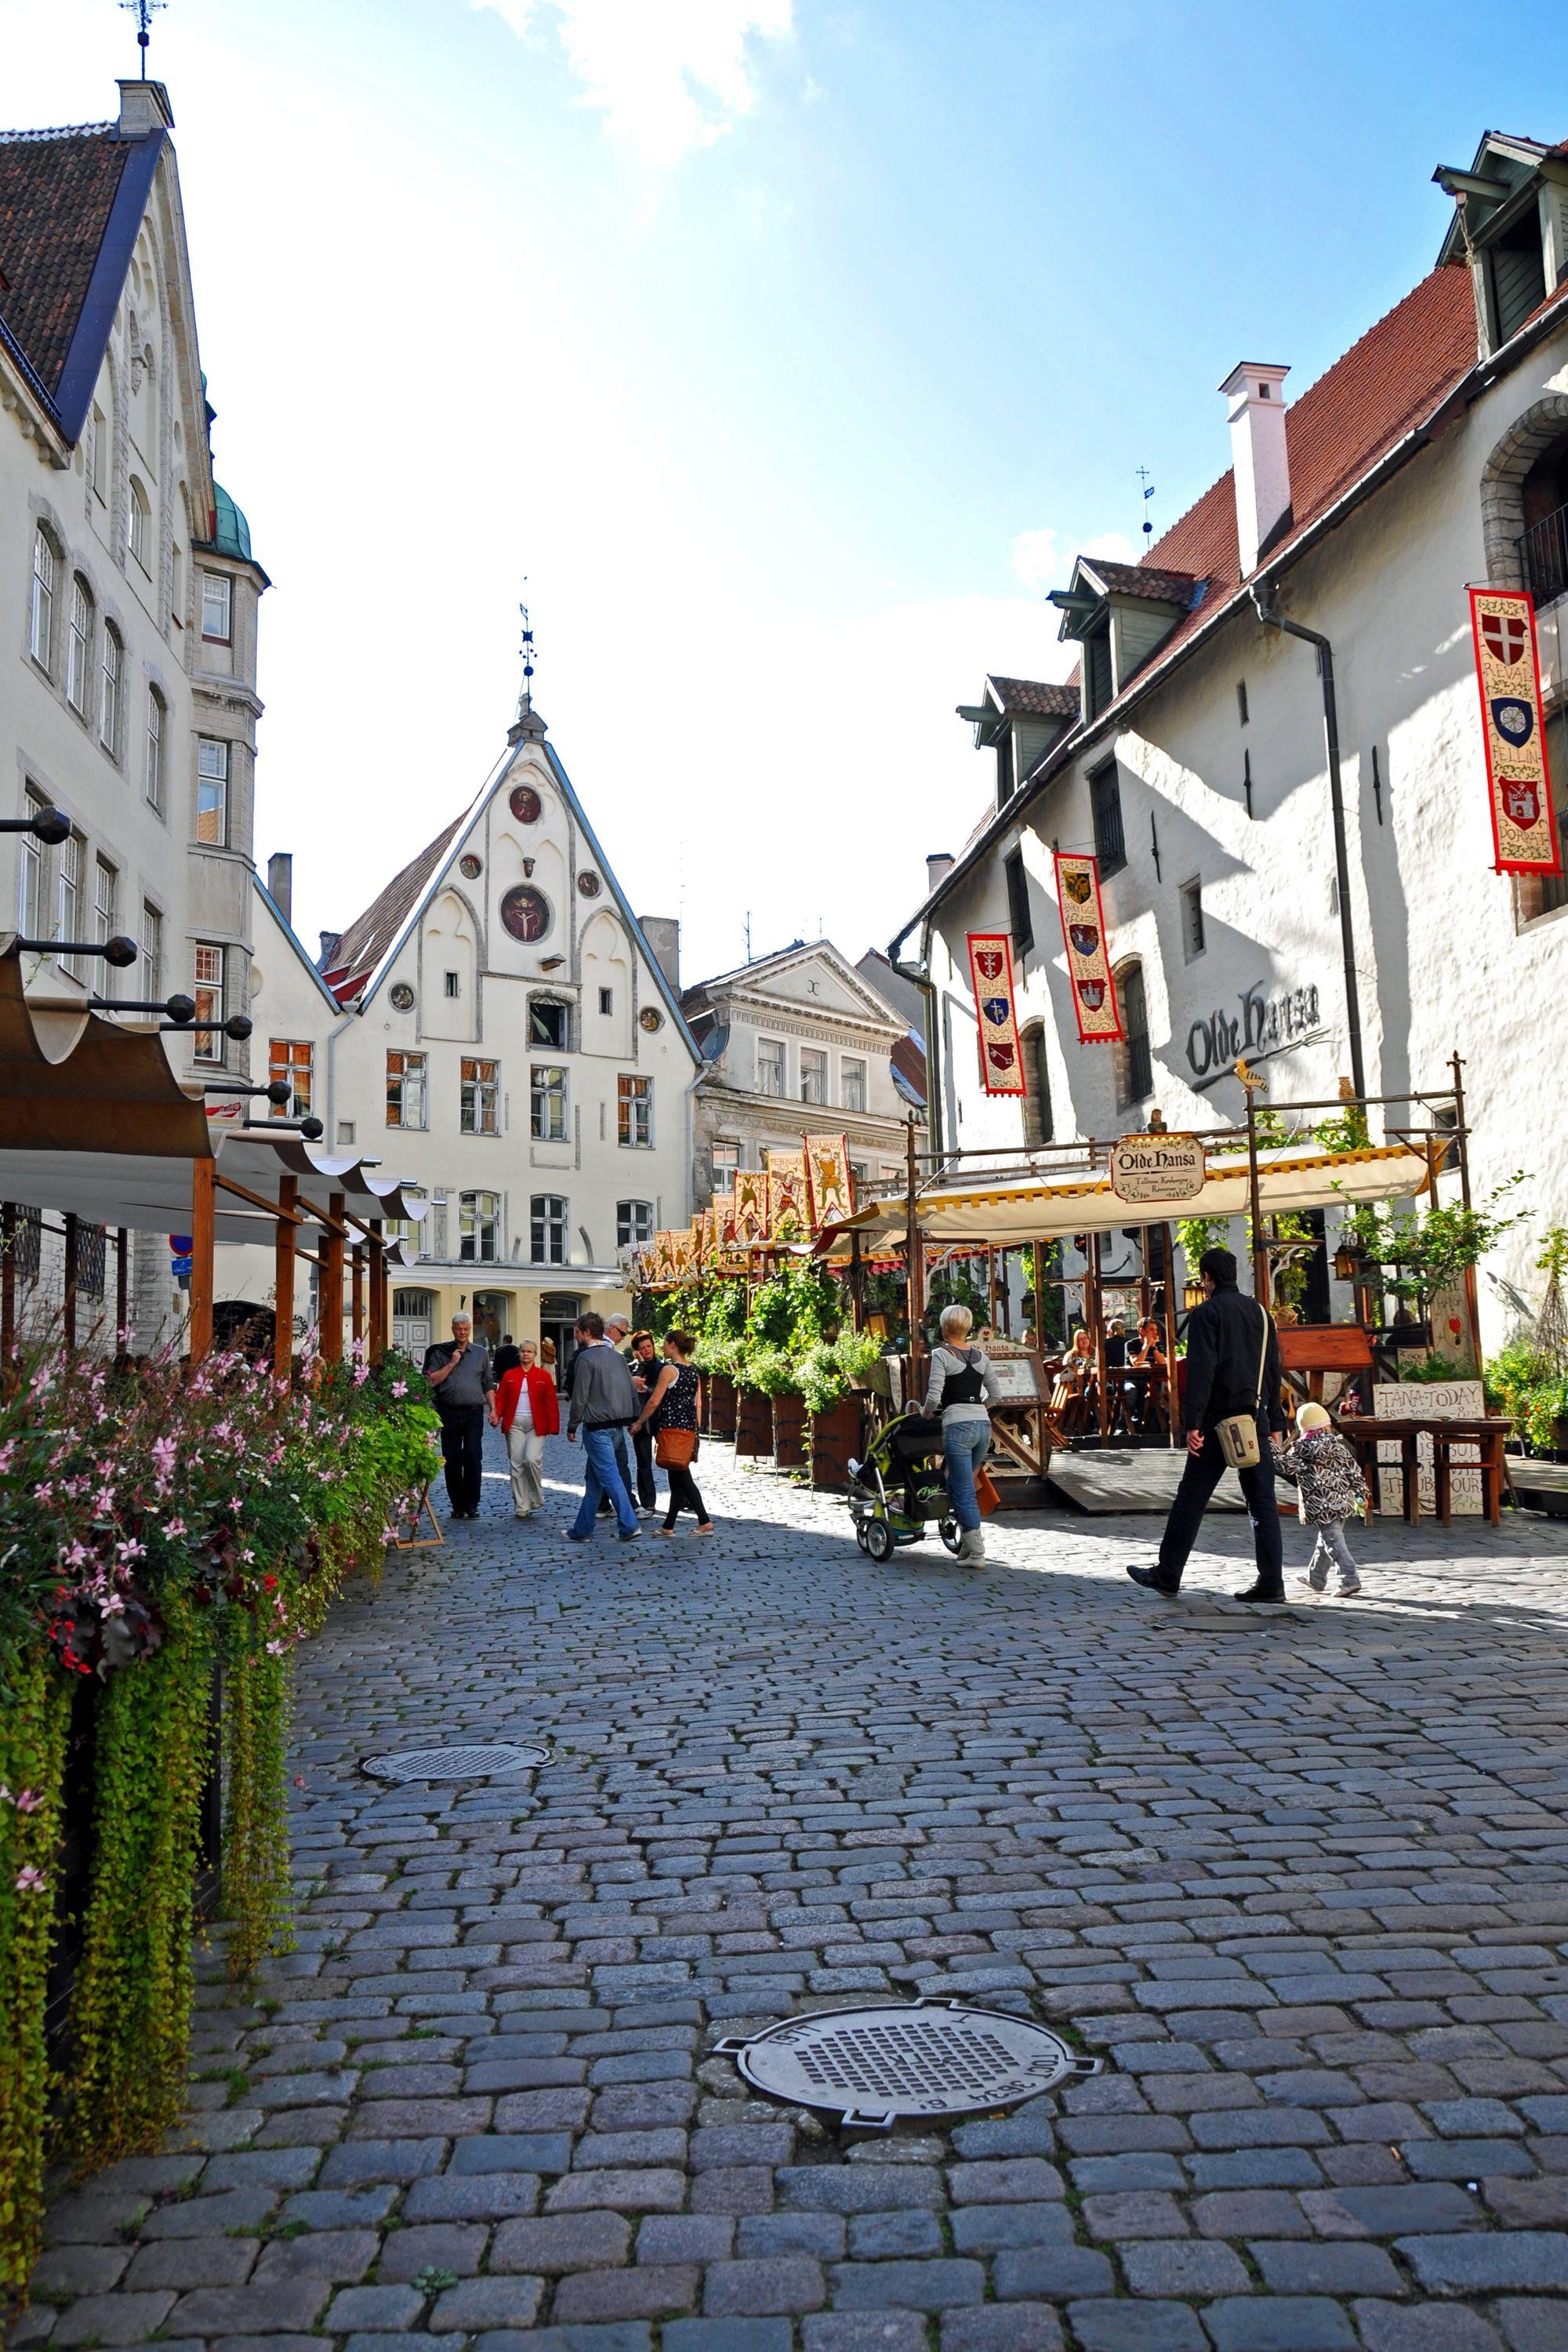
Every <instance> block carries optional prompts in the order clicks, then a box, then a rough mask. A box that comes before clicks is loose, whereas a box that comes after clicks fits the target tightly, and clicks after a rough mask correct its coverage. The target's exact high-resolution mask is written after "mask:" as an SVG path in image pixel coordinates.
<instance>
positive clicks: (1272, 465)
mask: <svg viewBox="0 0 1568 2352" xmlns="http://www.w3.org/2000/svg"><path fill="white" fill-rule="evenodd" d="M1289 373H1290V371H1289V368H1282V367H1268V366H1265V365H1263V364H1262V363H1261V362H1258V361H1256V360H1244V361H1243V362H1242V364H1241V366H1240V367H1238V368H1235V369H1233V370H1232V372H1231V373H1230V374H1229V375H1227V376H1226V380H1225V382H1224V383H1222V384H1221V386H1220V390H1221V392H1223V393H1224V394H1225V395H1226V399H1227V400H1228V401H1229V402H1230V457H1231V465H1232V467H1233V468H1234V470H1235V474H1236V536H1237V544H1238V546H1239V548H1240V551H1241V576H1242V578H1243V579H1244V580H1245V579H1246V578H1247V573H1248V572H1256V570H1257V569H1258V552H1259V550H1260V549H1262V548H1265V547H1267V546H1268V541H1269V538H1270V535H1271V534H1272V533H1273V531H1274V530H1276V528H1277V527H1278V525H1279V523H1280V522H1281V521H1282V520H1284V518H1285V516H1286V515H1287V514H1289V510H1290V457H1289V451H1288V449H1287V448H1286V446H1285V403H1284V401H1283V400H1282V399H1281V398H1280V394H1279V387H1280V385H1281V384H1282V383H1284V381H1285V379H1286V377H1287V376H1288V375H1289Z"/></svg>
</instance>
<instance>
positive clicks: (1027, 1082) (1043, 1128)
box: [1018, 1021, 1054, 1150]
mask: <svg viewBox="0 0 1568 2352" xmlns="http://www.w3.org/2000/svg"><path fill="white" fill-rule="evenodd" d="M1018 1042H1019V1044H1020V1045H1022V1046H1023V1049H1024V1086H1025V1088H1026V1092H1025V1095H1024V1143H1025V1146H1026V1149H1028V1150H1033V1149H1034V1148H1035V1146H1036V1145H1037V1144H1041V1143H1049V1141H1050V1139H1051V1136H1052V1134H1053V1132H1054V1128H1053V1122H1052V1118H1051V1065H1050V1059H1049V1056H1048V1055H1047V1050H1046V1028H1045V1024H1044V1022H1043V1021H1035V1022H1031V1024H1030V1025H1029V1026H1028V1028H1026V1030H1025V1031H1024V1033H1023V1035H1022V1036H1021V1037H1020V1039H1019V1041H1018Z"/></svg>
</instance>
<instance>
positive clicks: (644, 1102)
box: [616, 1072, 653, 1151]
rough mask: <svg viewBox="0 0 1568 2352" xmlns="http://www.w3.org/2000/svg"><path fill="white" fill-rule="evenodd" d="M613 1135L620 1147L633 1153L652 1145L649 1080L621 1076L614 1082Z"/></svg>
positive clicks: (650, 1081) (650, 1087) (651, 1093)
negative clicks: (621, 1145)
mask: <svg viewBox="0 0 1568 2352" xmlns="http://www.w3.org/2000/svg"><path fill="white" fill-rule="evenodd" d="M616 1131H617V1133H618V1135H619V1137H620V1140H621V1142H622V1143H623V1144H625V1145H627V1146H629V1147H630V1148H631V1149H632V1150H636V1151H641V1150H646V1149H647V1146H648V1145H649V1144H651V1143H652V1141H653V1080H652V1079H651V1078H633V1077H628V1076H626V1075H625V1073H624V1072H623V1074H622V1076H620V1077H618V1078H617V1079H616Z"/></svg>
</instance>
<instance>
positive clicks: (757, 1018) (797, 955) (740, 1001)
mask: <svg viewBox="0 0 1568 2352" xmlns="http://www.w3.org/2000/svg"><path fill="white" fill-rule="evenodd" d="M681 1004H682V1007H683V1008H684V1011H685V1013H686V1017H687V1020H688V1021H689V1023H690V1024H691V1031H692V1034H693V1035H694V1036H695V1038H696V1039H697V1042H698V1045H700V1048H701V1054H702V1074H701V1077H700V1083H699V1085H698V1088H697V1097H696V1113H695V1118H694V1123H693V1147H694V1155H693V1160H692V1170H691V1183H692V1197H693V1200H694V1201H695V1202H696V1203H697V1205H698V1206H699V1207H703V1206H705V1205H706V1204H707V1202H709V1201H710V1200H712V1199H713V1198H714V1196H715V1195H716V1194H718V1195H722V1194H724V1193H727V1192H729V1191H730V1190H731V1187H732V1186H733V1183H734V1180H735V1171H736V1170H737V1169H740V1168H763V1167H765V1166H766V1164H767V1162H766V1159H765V1156H764V1155H765V1153H766V1152H767V1150H768V1149H769V1148H770V1147H771V1148H772V1149H773V1150H777V1151H798V1150H800V1148H801V1137H802V1135H803V1134H804V1133H813V1134H818V1135H839V1134H842V1135H845V1136H847V1138H848V1142H849V1164H850V1167H851V1169H852V1170H853V1171H855V1174H856V1177H857V1179H858V1181H859V1182H861V1183H872V1184H877V1183H882V1182H892V1183H897V1184H900V1185H901V1184H902V1183H903V1181H904V1168H905V1153H906V1149H907V1139H908V1121H909V1118H910V1113H911V1112H913V1113H914V1115H915V1117H916V1120H917V1123H918V1125H919V1126H920V1128H921V1137H920V1140H921V1146H922V1147H923V1143H924V1133H923V1127H924V1114H925V1092H924V1060H923V1055H922V1054H921V1051H920V1049H919V1048H918V1047H916V1046H914V1045H913V1044H912V1041H911V1039H910V1021H909V1015H908V1013H907V1012H900V1011H899V1010H898V1009H897V1008H895V1006H894V1005H892V1004H891V1003H889V1001H888V999H887V997H886V996H884V995H882V994H881V993H880V992H879V990H878V989H877V988H876V987H875V986H874V985H873V984H872V983H871V982H870V980H868V978H867V977H866V974H865V971H864V970H863V969H861V970H858V969H857V968H856V966H855V965H854V964H852V963H850V962H849V961H847V958H846V957H844V956H842V955H840V953H839V951H838V950H837V948H836V947H834V946H833V945H832V943H831V941H829V940H815V941H812V942H810V943H807V942H805V941H804V940H795V943H794V944H793V946H791V947H787V948H782V949H780V950H779V951H778V952H777V953H776V954H775V955H769V956H759V957H758V959H757V961H755V962H754V963H748V964H742V966H741V968H740V969H739V970H738V971H726V972H721V973H720V974H719V975H718V977H717V978H716V979H713V980H704V981H700V982H697V983H696V984H695V985H694V986H692V987H690V988H689V989H687V990H686V992H685V993H684V994H683V996H682V998H681Z"/></svg>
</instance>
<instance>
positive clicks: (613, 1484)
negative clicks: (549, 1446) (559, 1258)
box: [566, 1314, 642, 1543]
mask: <svg viewBox="0 0 1568 2352" xmlns="http://www.w3.org/2000/svg"><path fill="white" fill-rule="evenodd" d="M636 1419H637V1390H636V1388H635V1387H634V1386H633V1383H632V1376H631V1373H630V1371H629V1370H628V1369H627V1366H626V1358H625V1357H624V1356H623V1355H621V1354H620V1353H619V1352H618V1351H617V1350H616V1349H614V1348H612V1347H611V1346H610V1345H609V1344H608V1342H607V1341H606V1340H605V1318H604V1317H603V1316H602V1315H595V1314H587V1315H584V1316H583V1317H582V1318H580V1320H579V1322H578V1325H577V1352H576V1354H575V1355H574V1357H573V1359H572V1402H571V1406H570V1409H569V1411H568V1412H567V1417H566V1435H567V1438H568V1440H569V1441H570V1442H571V1443H572V1444H576V1442H577V1438H578V1435H579V1433H581V1436H582V1440H583V1452H584V1454H585V1455H586V1457H587V1459H586V1462H585V1465H584V1479H583V1501H582V1504H581V1506H580V1507H579V1509H578V1512H577V1516H576V1517H575V1519H574V1521H573V1523H572V1526H571V1528H569V1529H568V1531H567V1532H568V1535H569V1537H570V1539H571V1541H572V1542H573V1543H586V1542H587V1541H588V1538H590V1536H591V1535H592V1534H593V1532H594V1522H595V1518H596V1517H597V1516H598V1509H599V1497H600V1496H601V1495H607V1496H609V1498H610V1501H611V1503H612V1504H613V1505H614V1507H615V1513H616V1526H617V1528H619V1531H620V1538H621V1541H622V1542H623V1543H636V1542H637V1541H638V1540H639V1538H640V1537H641V1535H642V1529H641V1528H639V1527H638V1525H637V1513H636V1512H635V1511H634V1510H633V1508H632V1500H631V1496H629V1495H628V1494H627V1492H626V1480H625V1479H624V1478H623V1477H622V1476H621V1474H620V1471H619V1469H618V1468H617V1467H616V1438H617V1437H619V1438H620V1440H621V1443H622V1445H623V1446H624V1445H625V1444H626V1434H625V1433H626V1430H627V1429H628V1428H629V1427H630V1425H631V1423H633V1422H634V1421H635V1420H636Z"/></svg>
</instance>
